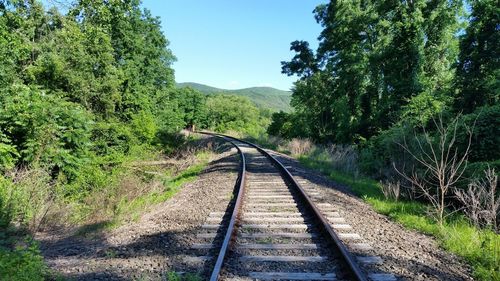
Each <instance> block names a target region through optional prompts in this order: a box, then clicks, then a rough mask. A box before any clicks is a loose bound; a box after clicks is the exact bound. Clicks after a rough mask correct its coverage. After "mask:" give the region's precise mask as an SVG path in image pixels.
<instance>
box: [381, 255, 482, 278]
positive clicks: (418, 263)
mask: <svg viewBox="0 0 500 281" xmlns="http://www.w3.org/2000/svg"><path fill="white" fill-rule="evenodd" d="M432 255H433V256H434V257H436V258H437V259H439V260H440V261H443V262H445V263H446V261H449V262H451V263H454V261H450V260H449V257H447V256H445V255H442V254H439V253H432ZM381 258H382V259H383V260H384V262H390V263H391V264H398V265H399V266H400V267H401V268H406V269H407V270H409V271H410V272H412V274H411V275H410V277H406V278H404V277H403V280H414V277H415V275H414V274H415V273H417V275H419V279H418V280H439V281H462V280H463V281H470V280H472V279H469V278H468V277H465V276H463V274H461V273H458V272H453V271H452V270H446V271H444V270H440V269H438V268H437V267H436V266H435V265H434V264H431V265H429V264H426V257H425V256H423V257H416V258H415V259H409V258H402V257H398V258H394V257H391V256H384V255H383V256H381ZM417 259H418V260H417Z"/></svg>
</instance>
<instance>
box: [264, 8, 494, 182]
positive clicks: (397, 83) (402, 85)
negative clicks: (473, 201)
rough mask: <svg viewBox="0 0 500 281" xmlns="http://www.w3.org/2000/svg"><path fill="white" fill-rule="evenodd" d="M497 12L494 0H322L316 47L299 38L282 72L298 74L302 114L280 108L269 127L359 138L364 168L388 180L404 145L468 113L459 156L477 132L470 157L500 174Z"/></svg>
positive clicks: (460, 130)
mask: <svg viewBox="0 0 500 281" xmlns="http://www.w3.org/2000/svg"><path fill="white" fill-rule="evenodd" d="M499 11H500V7H499V5H498V2H497V1H492V0H473V1H467V2H464V1H462V0H454V1H448V0H433V1H427V0H416V1H392V0H387V1H331V2H330V3H329V4H325V5H320V6H318V7H317V8H316V9H315V11H314V14H315V18H316V20H317V21H318V23H319V24H321V26H322V27H323V31H322V32H321V35H320V36H319V38H318V39H319V47H318V49H317V50H316V51H314V50H311V48H310V47H309V44H308V42H305V41H295V42H293V43H292V44H291V50H293V51H295V52H296V55H295V56H294V57H293V59H292V60H291V61H289V62H282V70H283V73H286V74H288V75H297V76H298V77H299V80H298V81H297V82H296V83H295V86H294V89H293V97H292V105H293V108H294V112H293V113H290V114H287V113H283V112H281V113H276V114H274V115H273V118H272V123H271V125H270V126H269V129H268V132H269V133H270V134H272V135H279V136H282V137H285V138H294V137H307V138H311V139H313V140H314V141H316V142H319V143H340V144H357V145H358V148H359V150H360V151H361V162H362V163H361V164H362V166H363V167H364V168H365V172H367V173H369V174H372V175H377V176H379V177H382V176H383V174H384V172H385V171H387V170H388V169H390V168H391V167H392V162H394V161H395V157H398V155H402V154H404V152H405V151H404V149H403V147H402V146H401V145H398V144H403V143H404V142H405V140H409V139H410V138H411V137H414V136H416V135H417V136H424V135H425V133H428V134H429V135H431V136H432V138H438V131H439V130H438V127H439V126H438V123H439V120H440V119H441V120H442V121H443V124H452V123H454V122H453V120H455V119H456V117H457V116H460V117H459V118H458V120H457V121H456V122H457V123H458V124H456V125H457V132H456V134H455V136H454V137H456V141H455V139H453V140H454V142H455V145H457V147H458V148H459V154H460V153H465V152H466V148H467V144H468V142H469V141H468V138H469V134H468V133H467V129H468V128H469V129H472V130H473V135H472V140H471V148H470V156H469V159H468V160H470V161H472V162H476V163H477V165H476V167H477V166H481V167H482V168H484V167H486V166H487V164H489V165H492V166H496V167H497V171H498V170H499V169H498V166H499V162H498V161H499V159H500V151H499V150H498V145H499V144H500V141H499V136H500V107H499V99H500V83H499V81H500V77H499V76H500V72H499V69H500V62H499V58H500V52H499V51H500V42H499V40H500V34H499V33H500V30H499V29H498V26H499V25H500V20H499V18H500V17H499V15H500V13H499ZM436 121H438V122H436ZM424 132H425V133H424ZM449 140H451V138H450V139H449ZM401 158H405V157H403V156H401ZM409 158H411V157H408V155H406V159H409ZM402 164H404V163H402Z"/></svg>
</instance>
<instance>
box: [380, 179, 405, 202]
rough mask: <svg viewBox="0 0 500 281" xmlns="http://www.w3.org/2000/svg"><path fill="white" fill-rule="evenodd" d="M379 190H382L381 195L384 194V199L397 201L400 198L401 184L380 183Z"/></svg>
mask: <svg viewBox="0 0 500 281" xmlns="http://www.w3.org/2000/svg"><path fill="white" fill-rule="evenodd" d="M380 188H381V190H382V194H384V197H385V198H386V199H391V200H394V201H398V200H399V196H400V191H401V184H400V182H399V181H397V182H390V181H386V182H380Z"/></svg>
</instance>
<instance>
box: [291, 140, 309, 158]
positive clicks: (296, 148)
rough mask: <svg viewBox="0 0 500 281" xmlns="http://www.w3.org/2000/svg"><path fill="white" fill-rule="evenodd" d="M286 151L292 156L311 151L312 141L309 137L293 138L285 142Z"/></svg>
mask: <svg viewBox="0 0 500 281" xmlns="http://www.w3.org/2000/svg"><path fill="white" fill-rule="evenodd" d="M287 148H288V151H290V153H292V155H294V156H300V155H304V154H307V153H309V152H311V150H312V148H313V143H312V142H311V141H310V140H309V139H299V138H294V139H292V140H291V141H290V142H288V144H287Z"/></svg>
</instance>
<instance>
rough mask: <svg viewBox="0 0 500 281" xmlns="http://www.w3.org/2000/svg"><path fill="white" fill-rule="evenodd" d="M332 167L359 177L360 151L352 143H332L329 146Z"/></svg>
mask: <svg viewBox="0 0 500 281" xmlns="http://www.w3.org/2000/svg"><path fill="white" fill-rule="evenodd" d="M327 151H328V154H329V155H330V159H331V163H332V168H333V169H334V170H337V171H341V172H344V173H346V174H350V175H353V176H354V177H358V175H359V167H358V166H359V165H358V152H357V151H356V149H355V147H354V146H352V145H341V144H331V145H329V146H328V147H327Z"/></svg>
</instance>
